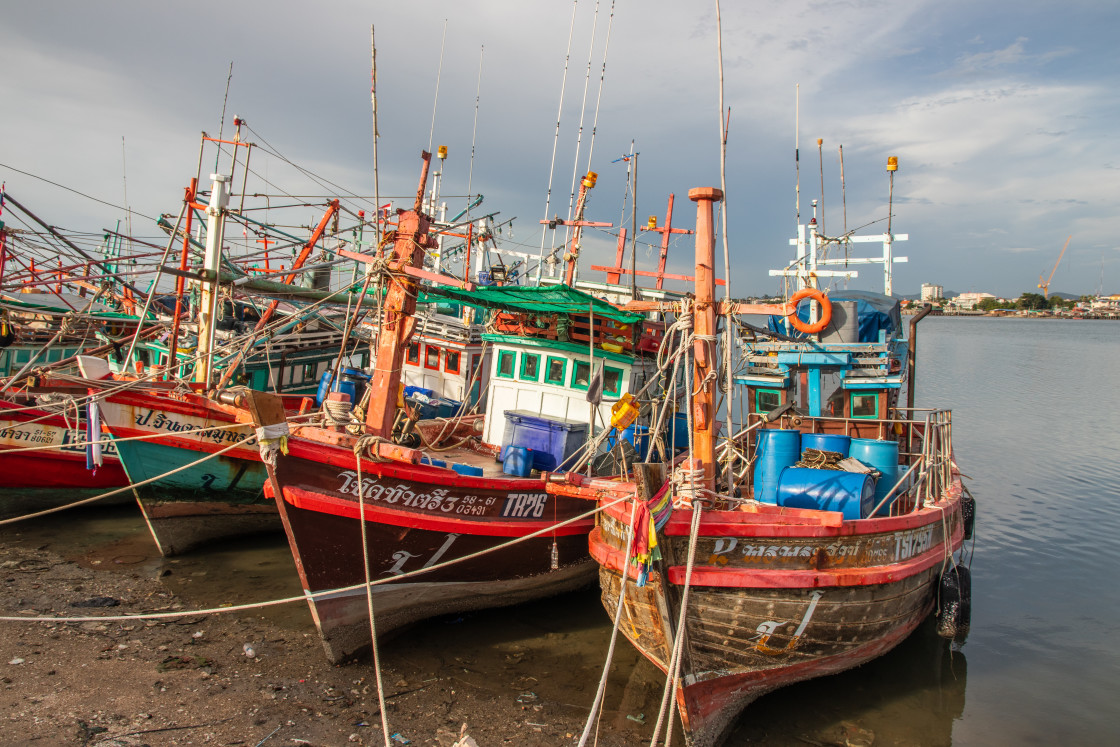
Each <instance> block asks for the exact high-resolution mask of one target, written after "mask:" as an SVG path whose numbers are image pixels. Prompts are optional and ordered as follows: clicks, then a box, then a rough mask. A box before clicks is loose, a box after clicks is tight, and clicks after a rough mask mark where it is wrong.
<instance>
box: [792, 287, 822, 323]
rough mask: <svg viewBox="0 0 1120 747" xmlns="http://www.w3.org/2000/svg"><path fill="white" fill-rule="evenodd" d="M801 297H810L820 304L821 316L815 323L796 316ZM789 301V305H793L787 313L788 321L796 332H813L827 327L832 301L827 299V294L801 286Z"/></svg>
mask: <svg viewBox="0 0 1120 747" xmlns="http://www.w3.org/2000/svg"><path fill="white" fill-rule="evenodd" d="M803 298H811V299H813V300H814V301H816V302H817V303H819V304H820V305H821V318H820V319H818V320H817V323H816V324H809V323H808V322H803V321H801V319H800V318H799V317H798V316H797V304H798V302H800V301H801V299H803ZM789 303H790V306H792V307H793V311H791V312H790V313H789V314H788V316H789V323H790V324H792V325H793V328H794V329H796V330H797V331H798V332H804V333H805V334H815V333H817V332H820V331H821V330H823V329H824V328H825V327H827V326H828V323H829V322H830V321H832V302H831V301H829V300H828V296H826V295H825V294H824V293H823V292H822V291H819V290H817V289H816V288H802V289H801V290H799V291H797V292H796V293H794V294H793V297H792V298H790V299H789Z"/></svg>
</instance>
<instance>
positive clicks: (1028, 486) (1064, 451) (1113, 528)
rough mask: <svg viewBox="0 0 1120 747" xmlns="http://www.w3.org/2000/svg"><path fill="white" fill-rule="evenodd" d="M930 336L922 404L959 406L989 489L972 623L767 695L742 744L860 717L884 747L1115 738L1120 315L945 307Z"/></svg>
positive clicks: (979, 477) (983, 499)
mask: <svg viewBox="0 0 1120 747" xmlns="http://www.w3.org/2000/svg"><path fill="white" fill-rule="evenodd" d="M918 341H919V345H918V354H919V366H920V370H919V379H918V404H919V405H922V406H937V405H943V406H950V407H952V409H953V443H954V448H955V451H956V455H957V461H958V463H959V465H960V467H961V470H962V471H963V472H964V473H965V474H966V475H968V476H969V478H970V479H967V480H966V484H967V485H968V486H969V488H970V489H971V490H972V492H973V494H974V495H975V496H976V499H977V502H978V509H977V512H978V516H977V534H976V540H975V555H974V558H973V562H972V632H971V634H970V635H969V637H968V640H967V642H966V643H965V644H964V645H963V646H962V647H961V648H960V650H959V651H958V652H956V653H951V652H948V651H946V647H945V646H943V645H939V643H938V641H937V639H936V637H935V636H933V635H932V634H931V633H930V632H929V631H928V630H926V631H919V633H918V634H917V635H915V636H914V637H912V638H911V639H910V640H909V641H907V643H906V644H904V645H903V646H901V647H900V648H899V649H897V650H896V651H894V652H893V653H892V654H890V655H888V656H886V657H883V658H882V659H881V660H879V661H877V662H874V663H873V664H871V665H868V666H865V667H863V668H861V669H859V670H856V671H854V672H849V673H846V674H843V675H839V676H837V677H833V678H828V679H824V680H820V681H817V682H813V683H807V684H804V685H800V686H796V687H791V688H787V689H785V690H782V691H779V692H777V693H774V694H772V695H771V696H768V697H767V698H764V699H761V700H759V701H757V702H756V703H755V704H754V706H752V708H751V709H749V710H748V712H747V713H746V715H745V716H744V718H743V720H742V722H741V723H740V726H739V730H738V732H737V733H736V735H735V739H734V740H733V741H732V743H733V744H749V743H754V742H755V741H756V740H758V739H759V738H760V737H763V736H768V737H770V739H769V740H767V741H775V742H782V741H785V738H789V737H792V738H795V739H796V738H798V737H802V736H809V737H810V738H812V733H813V732H814V730H818V731H817V733H818V734H827V733H828V729H829V728H834V727H835V725H836V724H837V723H838V721H839V720H841V719H843V720H846V721H849V722H854V723H855V724H857V725H858V726H859V727H862V728H865V729H869V730H871V731H872V732H874V733H875V737H876V739H875V744H876V745H881V744H921V745H948V744H956V745H1003V744H1056V743H1061V744H1115V743H1117V742H1118V741H1120V708H1118V707H1117V705H1116V701H1117V697H1118V696H1120V649H1118V647H1117V645H1116V639H1115V638H1113V636H1116V635H1117V634H1118V633H1120V622H1118V619H1120V585H1118V584H1117V583H1116V581H1115V579H1114V576H1113V573H1114V569H1115V568H1116V567H1117V566H1118V565H1120V429H1118V425H1120V391H1118V389H1120V324H1116V323H1115V322H1082V321H1060V320H1024V319H988V318H980V319H975V318H936V317H934V318H927V319H925V320H924V321H922V322H921V323H920V325H919V335H918ZM966 673H967V676H966ZM790 720H793V722H794V723H797V724H798V726H796V727H794V728H790V726H789V723H790ZM819 741H823V740H819Z"/></svg>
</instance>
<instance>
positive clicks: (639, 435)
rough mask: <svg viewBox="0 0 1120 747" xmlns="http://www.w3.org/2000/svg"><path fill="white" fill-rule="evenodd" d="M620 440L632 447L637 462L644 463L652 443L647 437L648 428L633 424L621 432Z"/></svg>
mask: <svg viewBox="0 0 1120 747" xmlns="http://www.w3.org/2000/svg"><path fill="white" fill-rule="evenodd" d="M622 438H623V440H625V441H629V442H630V445H631V446H633V447H634V451H636V452H638V461H639V462H644V461H645V460H646V458H647V457H649V447H650V443H651V441H652V439H651V438H650V435H649V426H645V425H638V424H637V423H634V424H633V425H631V426H630V427H629V428H627V429H626V430H624V431H623V432H622Z"/></svg>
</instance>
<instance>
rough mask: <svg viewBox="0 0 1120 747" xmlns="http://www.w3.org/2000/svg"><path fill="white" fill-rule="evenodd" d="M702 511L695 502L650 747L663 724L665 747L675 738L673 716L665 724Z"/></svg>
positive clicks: (676, 677)
mask: <svg viewBox="0 0 1120 747" xmlns="http://www.w3.org/2000/svg"><path fill="white" fill-rule="evenodd" d="M701 511H702V508H701V504H700V501H694V502H693V504H692V527H691V529H690V530H689V537H688V541H689V545H688V564H687V565H686V566H685V571H684V590H683V592H682V595H681V613H680V616H679V617H678V619H677V637H676V640H675V641H673V654H672V657H671V658H670V660H669V662H668V666H667V667H666V670H667V676H666V678H665V691H664V693H663V694H662V696H661V710H660V711H659V712H658V714H657V723H656V724H655V725H654V727H653V737H652V739H651V740H650V747H657V740H658V739H660V737H661V726H662V724H663V723H664V725H665V747H669V743H670V742H671V740H672V737H673V732H672V729H671V728H670V724H671V722H672V716H671V715H670V717H669V722H668V723H665V716H666V711H667V710H668V708H669V703H670V701H671V700H672V696H673V691H674V690H675V689H676V686H677V681H678V680H679V679H680V668H681V655H682V653H683V651H684V639H685V626H686V624H687V615H688V600H689V596H690V593H691V591H692V569H693V566H694V565H695V563H696V540H697V537H698V536H699V534H700V514H701Z"/></svg>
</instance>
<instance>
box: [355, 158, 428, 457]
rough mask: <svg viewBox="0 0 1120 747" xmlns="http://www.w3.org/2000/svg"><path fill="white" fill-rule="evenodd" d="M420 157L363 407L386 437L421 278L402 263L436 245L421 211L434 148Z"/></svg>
mask: <svg viewBox="0 0 1120 747" xmlns="http://www.w3.org/2000/svg"><path fill="white" fill-rule="evenodd" d="M420 157H421V158H422V159H423V160H424V166H423V168H422V170H421V172H420V187H419V189H418V190H417V191H416V202H415V203H414V204H413V206H412V210H406V211H402V212H401V213H400V215H399V216H398V222H397V231H396V234H397V235H396V238H395V239H394V241H393V251H392V255H391V256H390V257H389V265H388V271H389V273H390V277H391V282H390V284H389V292H388V293H387V294H386V296H385V306H384V311H383V313H382V316H381V331H380V334H379V335H378V340H377V359H376V362H375V364H374V369H373V374H372V376H371V378H370V398H369V410H368V411H367V413H366V432H367V433H369V434H371V435H374V436H381V437H382V438H390V437H391V436H392V435H393V420H394V418H395V417H396V411H397V389H398V388H399V387H400V381H401V364H402V363H403V361H404V350H405V347H406V345H407V343H408V338H409V337H410V336H411V334H412V330H413V329H414V328H415V325H414V324H413V323H410V322H411V320H412V319H413V314H415V313H416V294H417V292H418V289H419V284H418V283H417V282H416V280H414V279H413V278H411V277H410V276H408V275H406V274H405V269H406V268H422V267H423V266H424V250H425V249H431V248H435V241H433V240H432V239H431V237H429V236H428V228H429V226H430V225H431V218H429V217H428V216H426V215H424V214H423V213H421V212H420V207H421V204H422V202H423V199H424V190H425V188H426V185H427V182H428V167H429V166H430V165H431V161H432V154H431V153H429V152H427V151H424V152H423V153H422V154H421V155H420Z"/></svg>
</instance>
